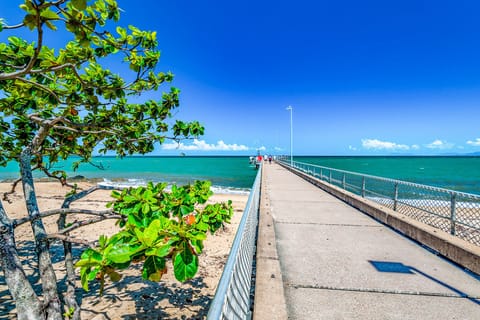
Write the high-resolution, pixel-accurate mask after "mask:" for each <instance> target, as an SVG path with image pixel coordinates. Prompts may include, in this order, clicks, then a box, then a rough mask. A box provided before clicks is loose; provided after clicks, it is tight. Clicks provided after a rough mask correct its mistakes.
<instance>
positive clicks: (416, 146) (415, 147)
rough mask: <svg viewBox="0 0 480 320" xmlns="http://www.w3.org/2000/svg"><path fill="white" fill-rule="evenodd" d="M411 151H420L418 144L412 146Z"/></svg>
mask: <svg viewBox="0 0 480 320" xmlns="http://www.w3.org/2000/svg"><path fill="white" fill-rule="evenodd" d="M412 149H413V150H418V149H420V146H419V145H418V144H412Z"/></svg>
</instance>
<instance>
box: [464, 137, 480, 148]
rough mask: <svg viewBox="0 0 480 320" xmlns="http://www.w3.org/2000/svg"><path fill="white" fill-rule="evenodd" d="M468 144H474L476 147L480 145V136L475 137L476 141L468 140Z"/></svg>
mask: <svg viewBox="0 0 480 320" xmlns="http://www.w3.org/2000/svg"><path fill="white" fill-rule="evenodd" d="M467 144H469V145H471V146H474V147H480V138H477V139H475V140H474V141H472V140H468V141H467Z"/></svg>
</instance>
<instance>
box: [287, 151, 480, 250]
mask: <svg viewBox="0 0 480 320" xmlns="http://www.w3.org/2000/svg"><path fill="white" fill-rule="evenodd" d="M279 161H281V162H282V163H283V164H285V165H287V166H290V161H289V160H288V158H279ZM293 167H294V168H295V169H297V170H300V171H302V172H304V173H307V174H309V175H311V176H314V177H316V178H318V179H320V180H323V181H326V182H328V183H330V184H333V185H335V186H337V187H340V188H342V189H344V190H347V191H350V192H352V193H354V194H356V195H359V196H362V197H364V198H367V199H369V200H372V201H374V202H377V203H379V204H381V205H383V206H385V207H388V208H390V209H392V210H394V211H397V212H399V213H402V214H404V215H406V216H409V217H411V218H413V219H415V220H417V221H420V222H422V223H425V224H428V225H430V226H433V227H435V228H438V229H440V230H443V231H445V232H448V233H450V234H452V235H454V236H456V237H458V238H461V239H463V240H465V241H468V242H470V243H473V244H475V245H477V246H480V195H475V194H469V193H463V192H457V191H454V190H449V189H443V188H436V187H431V186H427V185H422V184H417V183H411V182H405V181H400V180H394V179H388V178H382V177H376V176H371V175H365V174H360V173H356V172H350V171H344V170H338V169H333V168H328V167H323V166H318V165H313V164H309V163H303V162H297V161H293Z"/></svg>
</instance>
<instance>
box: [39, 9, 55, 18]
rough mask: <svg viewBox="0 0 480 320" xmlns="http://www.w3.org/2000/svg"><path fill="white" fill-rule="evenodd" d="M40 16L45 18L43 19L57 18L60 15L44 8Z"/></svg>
mask: <svg viewBox="0 0 480 320" xmlns="http://www.w3.org/2000/svg"><path fill="white" fill-rule="evenodd" d="M40 16H41V17H42V18H45V19H48V20H59V19H60V17H59V16H58V14H56V13H55V12H53V11H52V10H50V9H46V10H43V11H42V12H41V13H40Z"/></svg>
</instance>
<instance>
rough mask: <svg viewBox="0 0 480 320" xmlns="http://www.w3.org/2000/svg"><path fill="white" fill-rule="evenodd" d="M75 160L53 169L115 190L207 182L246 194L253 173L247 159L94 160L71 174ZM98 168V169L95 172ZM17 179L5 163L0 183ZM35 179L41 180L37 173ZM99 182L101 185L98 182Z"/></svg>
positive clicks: (220, 189) (215, 187)
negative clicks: (158, 184)
mask: <svg viewBox="0 0 480 320" xmlns="http://www.w3.org/2000/svg"><path fill="white" fill-rule="evenodd" d="M74 160H76V159H71V160H67V161H64V162H60V163H58V164H56V165H55V168H56V169H61V170H65V171H66V172H67V173H68V175H69V176H70V177H73V176H83V177H85V178H87V179H96V180H98V179H99V180H101V181H100V183H102V184H106V185H116V186H136V185H142V184H145V183H146V182H147V181H153V182H167V183H169V184H178V185H182V184H186V183H190V182H193V181H195V180H210V181H211V182H212V186H213V190H214V191H217V192H221V193H247V192H248V191H249V189H250V188H251V186H252V185H253V182H254V180H255V175H256V173H257V171H256V170H254V168H253V167H252V166H251V165H250V163H249V158H248V157H246V156H245V157H146V156H143V157H142V156H139V157H125V158H123V159H120V158H116V157H94V158H93V159H92V162H93V164H94V165H95V166H94V165H91V164H81V165H80V167H79V168H78V170H77V171H75V172H74V171H73V170H72V163H73V162H74ZM98 167H100V168H98ZM17 177H18V165H17V164H16V163H9V165H8V166H7V167H5V168H0V181H4V180H9V179H15V178H17ZM35 177H36V178H42V177H44V175H43V174H41V173H36V174H35ZM102 180H103V181H102Z"/></svg>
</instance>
